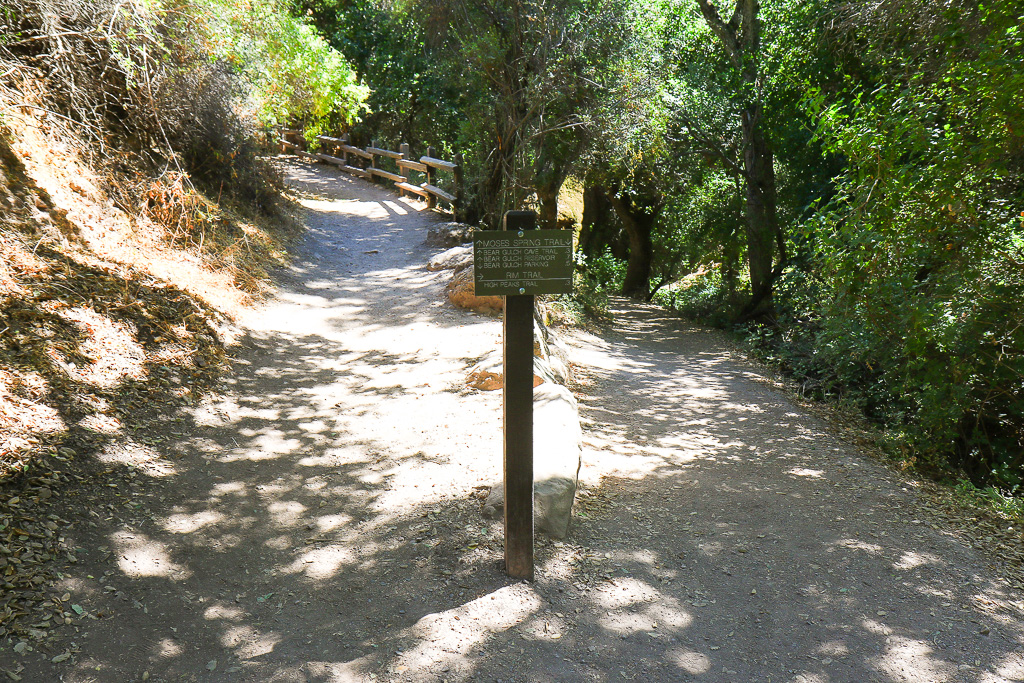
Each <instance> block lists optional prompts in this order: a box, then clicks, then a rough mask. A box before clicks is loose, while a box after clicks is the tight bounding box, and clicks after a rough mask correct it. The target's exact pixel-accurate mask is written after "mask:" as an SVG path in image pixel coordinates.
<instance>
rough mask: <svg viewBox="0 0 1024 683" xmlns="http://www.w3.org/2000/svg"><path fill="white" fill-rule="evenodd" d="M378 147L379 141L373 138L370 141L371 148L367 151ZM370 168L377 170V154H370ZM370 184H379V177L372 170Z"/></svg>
mask: <svg viewBox="0 0 1024 683" xmlns="http://www.w3.org/2000/svg"><path fill="white" fill-rule="evenodd" d="M376 146H377V141H376V140H374V139H373V138H371V139H370V147H369V148H368V149H367V151H369V150H370V149H373V148H375V147H376ZM370 168H371V169H374V168H377V156H376V155H375V154H373V153H372V152H371V153H370ZM370 182H371V183H376V182H377V176H376V175H374V173H373V171H372V170H371V171H370Z"/></svg>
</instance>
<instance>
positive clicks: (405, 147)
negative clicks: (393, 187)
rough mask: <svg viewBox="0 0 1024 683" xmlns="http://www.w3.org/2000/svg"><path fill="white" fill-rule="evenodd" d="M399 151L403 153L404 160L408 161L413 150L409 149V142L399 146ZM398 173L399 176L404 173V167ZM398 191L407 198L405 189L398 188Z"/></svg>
mask: <svg viewBox="0 0 1024 683" xmlns="http://www.w3.org/2000/svg"><path fill="white" fill-rule="evenodd" d="M398 151H399V152H401V153H402V158H403V159H408V158H409V157H411V156H412V148H411V147H409V143H408V142H403V143H402V144H401V145H399V146H398ZM398 173H399V174H401V173H402V167H401V166H399V167H398ZM406 174H408V171H406ZM398 191H399V192H401V193H402V194H401V196H403V197H404V196H405V190H404V189H402V188H398Z"/></svg>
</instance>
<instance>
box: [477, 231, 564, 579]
mask: <svg viewBox="0 0 1024 683" xmlns="http://www.w3.org/2000/svg"><path fill="white" fill-rule="evenodd" d="M503 227H504V230H480V231H477V232H474V233H473V269H474V276H473V287H474V292H475V293H476V295H477V296H484V295H493V296H503V297H505V362H504V380H505V381H504V384H505V391H504V394H503V397H502V398H503V406H502V417H503V420H504V425H503V426H504V433H505V571H507V572H508V573H509V575H511V576H514V577H516V578H518V579H527V580H532V579H533V297H534V295H535V294H568V293H571V292H572V231H570V230H536V229H535V228H536V227H537V215H536V214H535V213H534V212H533V211H509V212H508V213H506V214H505V223H504V226H503Z"/></svg>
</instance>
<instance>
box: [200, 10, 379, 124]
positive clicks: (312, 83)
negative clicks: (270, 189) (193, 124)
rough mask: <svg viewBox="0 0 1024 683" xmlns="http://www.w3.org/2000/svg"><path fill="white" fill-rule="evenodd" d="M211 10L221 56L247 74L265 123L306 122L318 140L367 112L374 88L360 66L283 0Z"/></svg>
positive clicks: (252, 98) (217, 51) (252, 99)
mask: <svg viewBox="0 0 1024 683" xmlns="http://www.w3.org/2000/svg"><path fill="white" fill-rule="evenodd" d="M209 8H210V11H211V12H212V13H213V19H214V22H213V25H214V29H215V30H214V35H215V36H217V41H216V47H215V54H216V56H217V57H218V58H220V59H223V60H225V61H227V62H228V63H230V64H231V65H232V66H233V67H234V68H235V69H236V71H237V73H238V74H239V75H240V76H241V77H242V79H243V81H244V82H245V84H246V86H247V88H246V91H247V95H248V100H249V104H250V106H251V107H252V109H253V110H254V111H255V113H256V115H257V117H258V118H259V120H260V121H262V122H263V123H266V124H285V123H290V122H293V121H301V122H303V124H304V126H305V129H306V135H307V137H308V138H309V139H310V140H313V139H314V138H315V137H316V135H319V134H322V133H324V132H326V131H327V130H328V129H329V128H330V127H332V126H338V125H345V126H348V125H351V124H352V123H354V122H355V121H356V120H358V117H359V115H360V114H361V113H362V112H363V111H365V108H366V107H365V102H366V99H367V97H368V95H369V89H368V88H367V87H366V86H365V85H363V84H361V83H360V82H359V80H358V78H357V76H356V73H355V70H354V69H353V68H352V67H351V66H350V65H349V63H348V62H347V61H346V60H345V57H344V56H343V55H342V53H341V52H339V51H338V50H335V49H334V48H332V47H331V46H330V45H329V44H328V43H327V41H326V40H325V39H324V38H323V37H322V36H320V34H319V33H317V31H316V29H314V28H313V27H312V26H310V25H309V24H307V23H305V22H304V21H302V20H300V19H298V18H296V17H295V16H293V15H292V14H291V13H290V12H289V11H288V6H287V5H285V4H284V2H282V1H281V0H248V1H246V2H237V3H236V2H221V1H219V0H209Z"/></svg>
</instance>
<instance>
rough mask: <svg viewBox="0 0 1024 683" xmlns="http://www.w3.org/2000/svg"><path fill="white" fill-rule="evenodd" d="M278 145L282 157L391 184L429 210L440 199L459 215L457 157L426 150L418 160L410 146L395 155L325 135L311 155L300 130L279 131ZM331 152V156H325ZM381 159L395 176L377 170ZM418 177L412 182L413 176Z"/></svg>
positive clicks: (373, 144)
mask: <svg viewBox="0 0 1024 683" xmlns="http://www.w3.org/2000/svg"><path fill="white" fill-rule="evenodd" d="M279 133H280V138H279V139H278V141H277V142H278V144H279V145H280V146H281V153H282V154H287V153H289V152H291V153H293V154H297V155H298V156H301V157H305V158H307V159H312V160H313V161H319V162H323V163H327V164H332V165H334V166H337V167H338V168H340V169H341V170H342V171H345V172H346V173H351V174H352V175H356V176H359V177H360V178H364V179H366V180H370V181H372V182H376V181H377V179H378V178H382V179H384V180H390V181H391V182H393V183H394V184H395V187H396V188H397V189H398V191H399V192H401V194H402V196H403V197H404V196H405V195H406V193H408V194H414V195H416V196H418V197H422V198H423V199H424V200H425V201H426V202H427V206H428V207H429V208H435V207H437V201H438V200H439V199H440V200H442V201H444V202H447V203H448V204H449V205H450V206H451V208H452V211H453V212H454V213H455V214H456V215H458V214H459V213H460V211H461V208H462V163H461V162H462V159H461V155H456V157H455V161H454V162H451V161H445V160H444V159H439V158H437V157H435V156H434V149H433V148H432V147H428V148H427V153H426V154H424V155H423V156H421V157H420V158H419V159H415V158H414V157H413V156H412V150H411V149H410V147H409V145H408V144H406V143H402V144H401V146H400V148H399V150H398V151H397V152H396V151H394V150H390V149H384V148H382V147H378V146H377V143H376V141H374V140H371V141H370V146H369V147H367V148H366V149H361V148H359V147H355V146H353V145H350V144H349V138H348V135H342V136H341V137H340V138H335V137H330V136H328V135H318V136H317V141H318V142H319V143H320V149H321V152H320V153H312V152H309V151H307V149H306V140H305V138H304V137H303V136H302V131H301V130H296V129H294V128H280V129H279ZM326 151H329V152H331V153H330V154H328V153H325V152H326ZM381 159H390V160H391V162H393V163H394V165H395V168H397V169H398V172H397V173H396V172H393V171H389V170H386V169H384V168H381V167H380V160H381ZM441 172H444V173H446V174H450V175H451V179H450V180H448V179H446V180H447V182H446V183H445V184H446V185H447V186H448V187H450V188H451V189H452V191H451V192H449V191H448V190H445V189H442V188H441V187H440V183H439V180H440V178H439V174H440V173H441ZM414 173H415V174H418V176H419V177H417V178H415V179H414V178H413V175H412V174H414Z"/></svg>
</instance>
